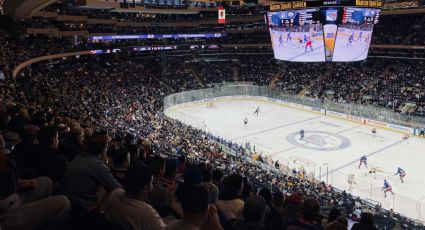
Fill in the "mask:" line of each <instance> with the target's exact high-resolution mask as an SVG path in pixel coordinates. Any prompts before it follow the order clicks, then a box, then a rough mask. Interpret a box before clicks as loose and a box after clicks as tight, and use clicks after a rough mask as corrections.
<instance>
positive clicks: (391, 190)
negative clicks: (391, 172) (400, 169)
mask: <svg viewBox="0 0 425 230" xmlns="http://www.w3.org/2000/svg"><path fill="white" fill-rule="evenodd" d="M382 191H384V196H385V197H387V192H390V193H391V194H392V195H394V192H393V188H392V187H391V185H390V183H388V181H387V180H384V187H382Z"/></svg>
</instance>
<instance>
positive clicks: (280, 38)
mask: <svg viewBox="0 0 425 230" xmlns="http://www.w3.org/2000/svg"><path fill="white" fill-rule="evenodd" d="M279 44H280V45H283V37H282V34H280V35H279Z"/></svg>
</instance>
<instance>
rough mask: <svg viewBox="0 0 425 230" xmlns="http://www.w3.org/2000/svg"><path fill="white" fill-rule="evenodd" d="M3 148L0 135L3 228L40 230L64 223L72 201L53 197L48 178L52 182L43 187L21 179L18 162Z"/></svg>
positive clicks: (0, 216)
mask: <svg viewBox="0 0 425 230" xmlns="http://www.w3.org/2000/svg"><path fill="white" fill-rule="evenodd" d="M3 150H4V141H3V138H2V137H1V136H0V225H1V228H2V229H5V230H7V229H38V228H42V227H46V226H51V225H52V224H54V225H55V224H60V223H63V222H64V220H65V219H66V217H67V216H68V213H69V211H70V208H71V204H70V202H69V200H68V199H67V198H66V197H65V196H50V195H51V186H52V184H51V181H50V180H49V179H48V178H47V177H44V178H45V179H47V182H50V183H45V185H44V186H41V184H40V185H38V184H37V182H35V181H34V180H25V181H22V180H19V179H18V177H17V174H16V166H15V163H14V162H13V160H11V159H10V158H9V157H8V156H6V155H5V154H4V152H3ZM41 179H42V178H41ZM41 181H43V180H38V182H41ZM44 181H46V180H44ZM18 189H25V192H24V193H21V194H19V191H18Z"/></svg>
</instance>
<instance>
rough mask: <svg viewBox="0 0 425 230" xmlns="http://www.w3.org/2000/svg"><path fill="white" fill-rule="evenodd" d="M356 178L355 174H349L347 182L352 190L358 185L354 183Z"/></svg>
mask: <svg viewBox="0 0 425 230" xmlns="http://www.w3.org/2000/svg"><path fill="white" fill-rule="evenodd" d="M354 177H355V175H354V173H352V174H348V177H347V182H348V184H349V185H350V189H351V188H352V187H353V184H356V182H355V181H354Z"/></svg>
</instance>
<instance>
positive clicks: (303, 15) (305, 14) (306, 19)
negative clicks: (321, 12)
mask: <svg viewBox="0 0 425 230" xmlns="http://www.w3.org/2000/svg"><path fill="white" fill-rule="evenodd" d="M313 11H317V9H306V10H294V11H280V12H269V13H267V20H268V23H269V26H276V25H274V24H273V21H272V16H273V15H274V14H284V17H280V18H283V19H282V20H283V24H285V23H289V24H291V25H292V24H293V23H294V18H295V15H296V14H299V24H305V23H312V22H313V21H312V19H313V16H312V14H311V13H312V12H313ZM291 14H292V15H294V16H293V17H289V15H291ZM285 16H286V17H285ZM285 18H288V19H285ZM289 18H290V19H289Z"/></svg>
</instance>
